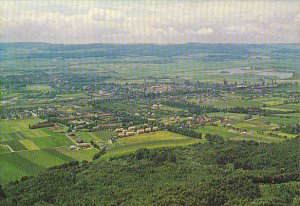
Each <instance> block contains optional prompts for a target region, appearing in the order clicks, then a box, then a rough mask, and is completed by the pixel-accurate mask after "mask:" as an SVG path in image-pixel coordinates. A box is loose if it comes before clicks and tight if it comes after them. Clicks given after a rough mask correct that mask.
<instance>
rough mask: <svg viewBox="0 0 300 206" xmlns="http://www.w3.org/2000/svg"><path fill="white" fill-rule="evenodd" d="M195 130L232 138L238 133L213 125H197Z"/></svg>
mask: <svg viewBox="0 0 300 206" xmlns="http://www.w3.org/2000/svg"><path fill="white" fill-rule="evenodd" d="M196 131H197V132H201V133H202V134H204V135H205V134H207V133H209V134H218V135H221V136H222V137H225V138H232V137H235V136H238V135H239V133H237V132H234V131H232V130H228V129H226V128H224V127H222V126H219V127H214V126H205V127H199V128H197V129H196Z"/></svg>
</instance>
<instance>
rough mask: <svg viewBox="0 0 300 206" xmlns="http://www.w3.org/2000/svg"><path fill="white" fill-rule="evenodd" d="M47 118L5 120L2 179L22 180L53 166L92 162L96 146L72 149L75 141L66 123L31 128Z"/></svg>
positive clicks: (0, 163) (0, 161)
mask: <svg viewBox="0 0 300 206" xmlns="http://www.w3.org/2000/svg"><path fill="white" fill-rule="evenodd" d="M43 121H44V120H41V119H38V118H29V119H21V120H2V121H0V126H1V142H0V182H1V183H8V182H9V181H14V180H18V179H20V178H21V177H23V176H31V175H36V174H38V173H40V172H41V171H44V170H46V169H47V168H49V167H52V166H56V165H60V164H63V163H67V162H69V161H75V160H77V161H83V160H88V161H91V160H92V157H93V155H94V154H95V153H96V152H97V150H96V149H94V148H90V149H84V150H74V151H71V150H70V148H69V146H71V145H74V142H73V141H72V140H71V139H69V138H68V137H67V135H66V134H65V133H60V132H64V131H65V129H64V127H62V126H59V125H57V126H55V127H50V128H40V129H29V125H34V124H37V123H40V122H43Z"/></svg>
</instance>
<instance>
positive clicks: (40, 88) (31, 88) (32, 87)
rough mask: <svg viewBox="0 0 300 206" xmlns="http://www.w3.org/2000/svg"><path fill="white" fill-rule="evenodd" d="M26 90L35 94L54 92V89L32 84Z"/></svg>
mask: <svg viewBox="0 0 300 206" xmlns="http://www.w3.org/2000/svg"><path fill="white" fill-rule="evenodd" d="M26 90H28V91H33V92H37V91H41V92H50V91H53V88H52V87H50V86H48V85H44V84H30V85H27V86H26Z"/></svg>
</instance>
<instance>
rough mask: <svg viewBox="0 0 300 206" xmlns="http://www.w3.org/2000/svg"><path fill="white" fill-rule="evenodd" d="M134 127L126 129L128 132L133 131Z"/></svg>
mask: <svg viewBox="0 0 300 206" xmlns="http://www.w3.org/2000/svg"><path fill="white" fill-rule="evenodd" d="M135 130H136V127H128V131H135Z"/></svg>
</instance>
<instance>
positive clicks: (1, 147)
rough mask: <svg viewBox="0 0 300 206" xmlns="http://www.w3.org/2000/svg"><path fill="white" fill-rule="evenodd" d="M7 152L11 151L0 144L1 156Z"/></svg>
mask: <svg viewBox="0 0 300 206" xmlns="http://www.w3.org/2000/svg"><path fill="white" fill-rule="evenodd" d="M7 152H10V149H9V148H8V147H7V146H5V145H2V144H0V155H1V154H3V153H7Z"/></svg>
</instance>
